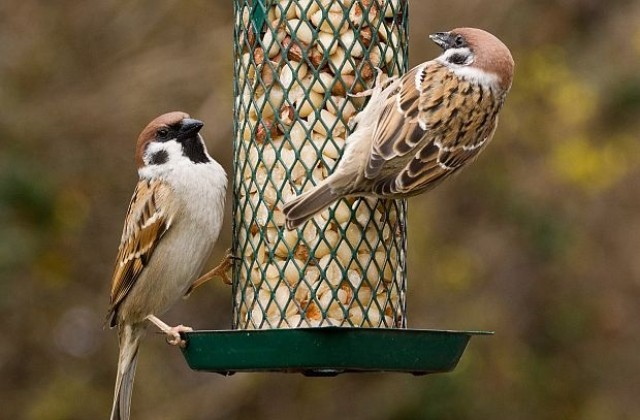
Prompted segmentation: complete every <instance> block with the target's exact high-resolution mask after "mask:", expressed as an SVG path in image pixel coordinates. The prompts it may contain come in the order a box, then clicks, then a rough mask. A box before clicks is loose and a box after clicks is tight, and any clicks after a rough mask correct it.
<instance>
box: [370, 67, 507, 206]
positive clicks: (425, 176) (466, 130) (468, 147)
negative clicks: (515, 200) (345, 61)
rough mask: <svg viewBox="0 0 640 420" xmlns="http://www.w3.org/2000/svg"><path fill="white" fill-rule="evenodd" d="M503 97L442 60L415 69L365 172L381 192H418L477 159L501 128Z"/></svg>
mask: <svg viewBox="0 0 640 420" xmlns="http://www.w3.org/2000/svg"><path fill="white" fill-rule="evenodd" d="M497 102H498V101H496V100H495V97H494V96H493V95H492V94H491V92H490V91H488V89H486V88H482V87H481V86H480V85H479V84H475V83H469V82H466V81H461V80H460V79H458V77H457V76H456V75H455V74H454V73H453V72H451V71H450V70H449V69H447V68H446V67H444V66H443V65H441V64H439V63H437V62H434V61H431V62H428V63H425V64H423V65H421V66H418V67H416V68H414V69H412V70H411V71H409V72H408V73H407V74H405V75H404V76H403V77H402V79H401V80H400V86H399V89H398V92H397V93H396V95H393V96H391V97H389V99H388V100H387V104H386V106H385V107H384V110H383V112H382V115H381V118H380V121H379V123H378V125H377V127H376V129H375V131H374V135H373V141H372V146H371V147H372V148H371V157H370V161H369V162H368V165H367V168H366V171H365V176H366V177H367V178H369V179H372V180H376V181H377V182H376V183H375V186H374V189H375V192H376V193H378V194H383V195H394V194H411V193H418V192H420V191H423V190H424V189H426V188H430V187H433V186H435V185H437V183H438V182H440V181H442V180H443V179H444V178H445V177H447V176H448V175H450V174H451V173H453V172H454V171H456V170H457V169H459V168H460V167H461V166H463V165H464V164H465V163H466V162H467V161H469V160H470V159H473V158H474V157H475V156H476V155H477V154H478V153H479V152H480V150H481V149H482V148H483V146H484V145H486V143H487V141H488V139H490V137H491V134H492V133H493V131H494V129H495V122H496V116H497V113H498V111H499V108H500V107H499V105H496V103H497Z"/></svg>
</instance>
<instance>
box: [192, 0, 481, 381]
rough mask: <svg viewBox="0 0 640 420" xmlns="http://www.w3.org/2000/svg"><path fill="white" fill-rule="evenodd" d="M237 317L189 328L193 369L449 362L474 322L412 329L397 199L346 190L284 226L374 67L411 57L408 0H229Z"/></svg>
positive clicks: (343, 132)
mask: <svg viewBox="0 0 640 420" xmlns="http://www.w3.org/2000/svg"><path fill="white" fill-rule="evenodd" d="M234 7H235V33H234V49H235V51H234V57H235V63H234V70H235V78H234V96H235V103H234V134H235V136H234V170H233V203H232V205H233V246H232V248H233V254H234V255H236V256H237V257H240V258H239V261H238V262H237V264H236V265H235V267H234V271H233V285H232V294H233V314H232V315H233V319H232V328H233V329H232V330H230V331H199V332H194V333H189V334H186V337H187V343H188V345H187V347H186V349H185V350H184V352H185V356H186V358H187V361H188V362H189V364H190V366H191V367H192V368H194V369H199V370H209V371H216V372H221V373H229V372H236V371H260V370H277V371H297V372H303V373H307V374H336V373H340V372H345V371H379V370H384V371H406V372H412V373H416V374H421V373H430V372H438V371H447V370H451V369H453V368H454V367H455V365H456V363H457V361H458V359H459V358H460V356H461V354H462V352H463V351H464V348H465V346H466V344H467V342H468V340H469V338H470V336H471V335H472V334H474V333H472V332H447V331H424V330H422V331H421V330H408V329H407V305H406V291H407V275H406V274H407V270H406V261H407V260H406V258H407V249H406V246H407V236H406V235H407V232H406V223H405V220H406V209H407V205H406V201H404V200H379V199H372V198H348V199H342V200H340V201H338V202H336V203H335V204H333V205H331V206H330V207H329V208H328V209H326V210H324V211H322V212H321V213H319V214H317V215H316V216H315V217H313V218H312V219H311V220H309V221H308V222H307V223H306V224H304V225H302V226H301V227H300V228H298V229H296V230H292V231H289V230H287V229H286V227H285V218H284V215H283V213H282V211H281V209H282V206H283V205H284V203H286V202H287V201H289V200H290V199H292V198H294V197H295V196H297V195H298V194H300V193H302V192H304V191H307V190H308V189H310V188H312V187H313V186H314V185H317V184H318V183H319V182H320V181H322V180H323V179H325V178H326V177H327V176H328V175H329V174H330V173H331V172H332V171H333V169H334V168H335V167H336V165H337V162H338V161H339V159H340V156H341V154H342V151H343V149H344V147H345V142H346V139H347V137H348V135H349V133H350V131H351V127H350V125H349V121H350V119H351V117H352V116H354V115H355V114H356V113H357V112H358V111H360V110H361V109H362V108H363V106H364V105H365V103H366V100H367V98H366V96H363V95H358V96H354V94H359V93H363V92H365V93H366V91H367V90H368V89H370V88H372V87H373V85H374V83H375V82H376V79H377V74H378V73H381V74H382V75H383V76H388V77H393V76H398V75H401V74H403V73H404V72H405V71H407V69H408V68H407V66H408V39H407V38H408V2H407V0H272V1H268V0H253V1H251V0H235V1H234Z"/></svg>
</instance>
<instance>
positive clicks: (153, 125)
mask: <svg viewBox="0 0 640 420" xmlns="http://www.w3.org/2000/svg"><path fill="white" fill-rule="evenodd" d="M190 118H191V117H190V116H189V114H187V113H186V112H180V111H175V112H168V113H166V114H162V115H160V116H159V117H158V118H156V119H154V120H153V121H151V122H150V123H149V124H147V126H146V127H145V128H144V130H142V132H141V133H140V135H139V136H138V142H137V144H136V165H137V166H138V168H141V167H143V166H144V159H143V157H144V151H145V149H146V148H147V145H148V144H149V143H151V142H152V141H155V140H156V139H157V137H158V134H159V133H160V132H161V130H169V129H170V128H171V127H175V126H177V125H179V124H180V123H181V122H182V121H183V120H185V119H190Z"/></svg>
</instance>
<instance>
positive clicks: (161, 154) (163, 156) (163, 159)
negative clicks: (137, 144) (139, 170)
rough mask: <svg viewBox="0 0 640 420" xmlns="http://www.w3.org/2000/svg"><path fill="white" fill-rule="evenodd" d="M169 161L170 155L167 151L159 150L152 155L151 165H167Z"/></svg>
mask: <svg viewBox="0 0 640 420" xmlns="http://www.w3.org/2000/svg"><path fill="white" fill-rule="evenodd" d="M167 161H169V153H167V151H166V150H158V151H157V152H155V153H154V154H152V155H151V159H149V164H150V165H162V164H163V163H167Z"/></svg>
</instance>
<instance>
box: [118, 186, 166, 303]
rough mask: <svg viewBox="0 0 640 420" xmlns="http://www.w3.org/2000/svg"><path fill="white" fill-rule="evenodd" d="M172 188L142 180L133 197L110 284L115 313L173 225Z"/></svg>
mask: <svg viewBox="0 0 640 420" xmlns="http://www.w3.org/2000/svg"><path fill="white" fill-rule="evenodd" d="M169 194H170V187H169V186H168V185H167V184H165V183H163V182H162V181H158V180H155V181H150V180H140V182H138V185H137V186H136V189H135V191H134V193H133V197H132V198H131V203H130V204H129V210H128V211H127V218H126V219H125V225H124V230H123V232H122V240H121V241H120V247H119V248H118V256H117V258H116V264H115V270H114V273H113V279H112V283H111V305H110V310H109V312H110V313H111V312H113V311H114V310H115V309H116V308H117V306H118V304H119V303H120V302H121V301H122V299H124V298H125V296H126V295H127V293H129V291H130V290H131V288H132V287H133V285H134V284H135V282H136V280H137V279H138V277H140V273H142V270H143V269H144V267H145V266H146V265H147V263H148V262H149V259H150V258H151V255H152V254H153V251H154V250H155V249H156V246H157V245H158V243H159V242H160V239H161V238H162V236H163V235H164V234H165V233H167V231H168V230H169V228H170V227H171V222H172V219H173V214H170V213H171V212H170V210H169V208H168V207H169V206H168V205H167V201H168V197H169Z"/></svg>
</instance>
